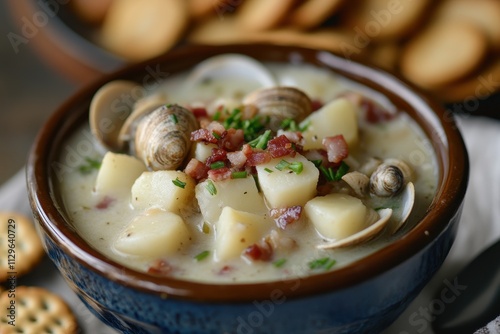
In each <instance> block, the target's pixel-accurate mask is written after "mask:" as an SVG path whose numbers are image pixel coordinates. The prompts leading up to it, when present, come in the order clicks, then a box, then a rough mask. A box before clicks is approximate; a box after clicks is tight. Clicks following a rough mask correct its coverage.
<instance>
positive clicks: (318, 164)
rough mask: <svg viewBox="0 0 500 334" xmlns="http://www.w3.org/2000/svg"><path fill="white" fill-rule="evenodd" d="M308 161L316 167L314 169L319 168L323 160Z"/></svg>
mask: <svg viewBox="0 0 500 334" xmlns="http://www.w3.org/2000/svg"><path fill="white" fill-rule="evenodd" d="M309 161H311V162H312V163H313V164H314V166H316V168H319V166H321V164H322V163H323V160H321V159H317V160H309Z"/></svg>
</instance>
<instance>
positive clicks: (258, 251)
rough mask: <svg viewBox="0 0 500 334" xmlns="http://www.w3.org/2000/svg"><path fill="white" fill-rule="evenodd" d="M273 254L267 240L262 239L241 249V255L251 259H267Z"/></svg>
mask: <svg viewBox="0 0 500 334" xmlns="http://www.w3.org/2000/svg"><path fill="white" fill-rule="evenodd" d="M272 255H273V248H272V247H271V245H270V244H269V243H267V241H264V240H263V241H262V242H260V243H258V244H253V245H250V246H248V247H247V248H246V249H245V250H244V251H243V256H245V257H247V258H248V259H250V260H251V261H258V260H260V261H269V260H271V257H272Z"/></svg>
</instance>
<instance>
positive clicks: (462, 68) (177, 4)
mask: <svg viewBox="0 0 500 334" xmlns="http://www.w3.org/2000/svg"><path fill="white" fill-rule="evenodd" d="M355 3H356V6H353V5H352V4H353V2H349V1H346V0H252V1H243V0H147V1H133V0H4V1H1V2H0V29H1V34H2V38H1V39H0V55H1V62H0V73H1V75H0V101H2V110H1V111H0V126H1V128H0V154H1V156H2V158H3V159H2V168H1V169H0V183H2V182H4V181H5V180H7V179H8V178H9V177H10V176H11V175H13V174H14V173H15V172H16V171H18V170H19V169H20V168H21V167H22V166H23V165H24V163H25V161H26V157H27V154H28V151H29V148H30V146H31V144H32V142H33V140H34V138H35V136H36V133H37V131H38V130H39V128H40V127H41V125H42V124H43V122H44V121H45V120H46V119H47V117H48V116H49V115H50V114H51V113H52V112H53V111H54V110H55V109H56V108H57V107H58V106H59V105H60V104H61V103H62V102H63V101H64V100H66V99H67V98H68V97H69V96H70V95H71V94H73V93H75V92H76V91H77V90H78V89H79V88H81V87H82V86H83V85H85V84H87V83H89V82H90V81H92V80H94V79H95V78H97V77H99V76H100V75H101V74H102V73H105V72H111V71H113V70H115V69H117V68H119V67H120V66H122V65H124V64H125V63H127V62H132V61H137V60H142V59H146V58H149V57H154V56H156V55H159V54H161V53H164V52H166V51H168V50H169V49H172V48H174V47H180V46H182V45H185V44H193V43H201V44H224V43H235V42H237V43H247V42H256V41H257V42H268V43H275V44H292V45H299V46H306V47H313V48H320V49H325V50H330V51H333V52H337V53H340V54H342V55H344V56H346V57H356V58H361V59H364V60H366V61H369V62H372V63H374V64H376V65H377V66H379V67H382V68H384V69H386V70H389V71H394V72H397V73H399V74H402V75H403V76H404V77H406V79H408V80H409V81H412V82H413V83H414V84H416V85H417V86H420V88H421V89H424V90H427V91H428V92H430V93H431V94H433V95H434V96H435V97H436V98H437V99H439V100H441V101H442V102H443V104H445V105H446V107H447V108H449V109H450V110H452V111H453V112H466V113H469V114H474V115H488V116H493V117H495V118H498V117H499V115H498V114H500V113H499V112H497V111H496V109H497V108H496V105H498V103H500V98H499V96H500V94H498V93H496V92H497V91H498V90H499V89H500V56H499V55H500V1H498V0H477V1H469V0H439V1H431V0H420V1H411V0H400V1H395V2H394V1H392V2H391V1H388V0H359V1H356V2H355ZM145 4H147V5H145ZM393 4H396V5H393Z"/></svg>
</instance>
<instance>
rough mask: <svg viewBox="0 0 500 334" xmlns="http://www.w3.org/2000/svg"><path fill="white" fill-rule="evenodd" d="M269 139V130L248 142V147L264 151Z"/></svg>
mask: <svg viewBox="0 0 500 334" xmlns="http://www.w3.org/2000/svg"><path fill="white" fill-rule="evenodd" d="M269 139H271V130H266V132H264V133H263V134H261V135H260V136H258V137H257V138H255V139H254V140H252V141H251V142H249V143H248V145H250V146H251V147H253V148H260V149H265V148H266V147H267V142H268V141H269Z"/></svg>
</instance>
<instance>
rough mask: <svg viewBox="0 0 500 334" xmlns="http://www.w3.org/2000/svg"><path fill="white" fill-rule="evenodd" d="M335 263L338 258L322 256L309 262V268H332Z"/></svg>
mask: <svg viewBox="0 0 500 334" xmlns="http://www.w3.org/2000/svg"><path fill="white" fill-rule="evenodd" d="M335 263H337V261H336V260H334V259H330V258H329V257H322V258H320V259H317V260H313V261H310V262H309V263H308V265H309V269H311V270H315V269H323V270H330V269H331V268H332V267H333V266H334V265H335Z"/></svg>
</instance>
